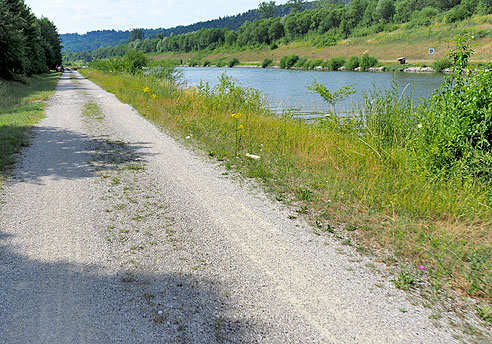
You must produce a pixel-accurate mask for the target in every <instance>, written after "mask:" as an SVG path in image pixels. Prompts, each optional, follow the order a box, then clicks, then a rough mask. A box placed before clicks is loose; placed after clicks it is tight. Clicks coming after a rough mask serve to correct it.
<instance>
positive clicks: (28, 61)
mask: <svg viewBox="0 0 492 344" xmlns="http://www.w3.org/2000/svg"><path fill="white" fill-rule="evenodd" d="M0 9H1V10H0V78H1V79H5V80H11V79H15V78H16V77H17V76H19V75H31V74H37V73H44V72H47V71H49V70H50V69H54V68H55V66H56V65H59V64H61V63H62V54H61V43H60V42H61V41H60V38H59V36H58V32H57V29H56V26H55V25H54V24H53V23H52V22H51V21H50V20H49V19H48V18H44V17H42V18H36V16H35V15H34V14H33V13H32V12H31V9H30V8H29V7H28V6H26V4H25V3H24V1H23V0H0Z"/></svg>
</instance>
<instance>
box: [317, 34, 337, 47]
mask: <svg viewBox="0 0 492 344" xmlns="http://www.w3.org/2000/svg"><path fill="white" fill-rule="evenodd" d="M314 45H315V46H316V47H318V48H325V47H331V46H334V45H337V37H336V35H335V33H334V32H333V31H328V32H325V33H324V34H323V35H321V36H319V37H318V38H316V40H315V41H314Z"/></svg>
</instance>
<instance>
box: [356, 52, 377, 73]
mask: <svg viewBox="0 0 492 344" xmlns="http://www.w3.org/2000/svg"><path fill="white" fill-rule="evenodd" d="M377 64H378V59H377V58H376V57H374V56H370V55H369V54H367V53H366V54H364V55H362V57H361V59H360V65H359V67H360V69H362V70H366V69H368V68H371V67H374V66H376V65H377Z"/></svg>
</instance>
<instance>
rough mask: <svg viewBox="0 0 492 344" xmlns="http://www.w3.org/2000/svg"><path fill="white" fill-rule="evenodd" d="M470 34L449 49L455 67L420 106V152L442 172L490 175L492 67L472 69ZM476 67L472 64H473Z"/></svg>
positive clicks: (431, 166)
mask: <svg viewBox="0 0 492 344" xmlns="http://www.w3.org/2000/svg"><path fill="white" fill-rule="evenodd" d="M470 41H471V39H470V38H469V36H467V35H465V36H461V37H459V38H458V39H457V41H456V49H455V50H454V51H452V52H451V53H450V58H451V60H452V69H453V73H452V74H451V75H449V76H448V77H447V78H446V82H445V84H444V85H443V86H442V87H441V88H440V89H439V91H438V92H436V93H435V95H434V96H433V98H432V100H431V101H430V102H429V103H428V105H427V108H426V109H424V111H422V113H423V116H422V119H421V125H420V127H421V128H420V130H421V132H422V133H421V135H419V139H420V141H419V142H420V144H421V146H420V147H421V148H420V150H421V154H422V156H423V157H424V164H425V165H426V166H427V168H428V169H429V170H430V171H431V172H433V173H435V174H438V175H441V176H442V175H445V176H448V175H461V176H464V177H471V178H472V180H473V179H475V178H484V179H486V180H488V181H490V180H492V106H491V104H492V92H490V90H491V89H492V73H491V72H490V68H492V64H490V65H489V66H488V67H486V68H483V69H481V70H478V71H473V72H472V68H471V67H470V66H469V63H468V59H469V58H470V56H471V55H472V53H473V50H472V49H471V43H470ZM474 68H475V67H473V69H474Z"/></svg>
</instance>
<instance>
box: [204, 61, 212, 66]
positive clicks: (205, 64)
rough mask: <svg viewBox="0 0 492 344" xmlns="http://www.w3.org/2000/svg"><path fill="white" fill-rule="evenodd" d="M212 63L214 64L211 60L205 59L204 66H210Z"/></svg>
mask: <svg viewBox="0 0 492 344" xmlns="http://www.w3.org/2000/svg"><path fill="white" fill-rule="evenodd" d="M211 64H212V62H210V61H209V60H205V61H203V63H202V66H203V67H208V66H210V65H211Z"/></svg>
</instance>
